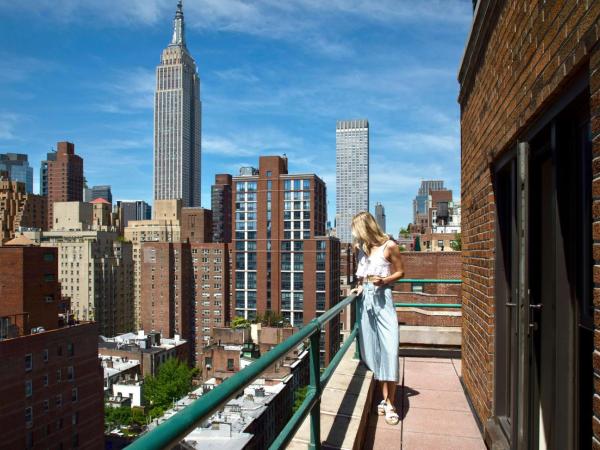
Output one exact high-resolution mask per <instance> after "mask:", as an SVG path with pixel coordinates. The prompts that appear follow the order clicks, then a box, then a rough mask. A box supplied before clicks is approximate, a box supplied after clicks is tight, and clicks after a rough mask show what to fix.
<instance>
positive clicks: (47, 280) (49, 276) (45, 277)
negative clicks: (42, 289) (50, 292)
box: [44, 273, 54, 282]
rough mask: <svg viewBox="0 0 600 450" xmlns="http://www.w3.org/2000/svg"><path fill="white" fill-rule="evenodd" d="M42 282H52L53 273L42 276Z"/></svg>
mask: <svg viewBox="0 0 600 450" xmlns="http://www.w3.org/2000/svg"><path fill="white" fill-rule="evenodd" d="M44 281H46V282H52V281H54V274H53V273H47V274H45V275H44Z"/></svg>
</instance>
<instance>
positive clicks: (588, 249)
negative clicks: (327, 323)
mask: <svg viewBox="0 0 600 450" xmlns="http://www.w3.org/2000/svg"><path fill="white" fill-rule="evenodd" d="M599 17H600V3H599V2H573V1H566V0H559V1H554V2H545V1H542V0H539V1H532V2H529V3H527V4H526V5H525V4H524V3H521V2H504V1H496V0H492V1H486V2H483V1H479V2H477V4H476V9H475V12H474V17H473V25H472V30H473V31H472V32H471V34H470V37H469V40H468V42H467V45H466V49H465V52H464V57H463V59H462V64H461V67H460V71H459V82H460V93H459V98H458V99H459V103H460V107H461V114H460V117H461V146H462V149H461V159H462V165H461V172H462V173H461V180H462V193H461V202H462V213H463V214H462V242H463V251H462V254H463V286H462V297H463V298H462V304H463V307H462V312H463V345H462V380H463V383H464V385H465V387H466V391H467V393H468V395H469V397H470V399H471V401H472V404H473V407H474V410H475V412H476V413H477V417H478V418H479V420H480V422H481V424H482V425H483V429H484V434H485V438H486V441H487V443H488V446H489V447H490V448H534V449H538V448H540V449H541V448H557V449H558V448H565V449H566V448H598V447H599V446H600V444H599V442H600V409H599V406H598V398H599V397H598V396H599V395H600V385H599V384H598V376H599V375H600V357H599V355H600V341H599V340H598V338H597V337H598V327H599V326H600V310H599V309H598V308H599V303H598V301H597V299H598V294H599V290H598V287H597V282H598V273H599V271H598V270H599V268H600V254H599V253H598V248H597V244H596V242H597V241H598V239H600V222H599V221H598V220H599V218H600V216H599V212H598V211H599V209H598V200H597V199H598V194H599V192H600V191H599V187H600V184H599V183H598V177H599V176H600V165H599V164H598V158H597V156H598V155H599V154H600V139H598V136H600V122H599V121H598V119H597V118H598V116H599V115H600V39H599V37H598V26H599V22H598V18H599Z"/></svg>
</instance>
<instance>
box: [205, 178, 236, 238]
mask: <svg viewBox="0 0 600 450" xmlns="http://www.w3.org/2000/svg"><path fill="white" fill-rule="evenodd" d="M231 183H232V181H231V175H229V174H217V175H215V184H213V185H212V187H211V193H210V207H211V209H212V218H213V220H212V224H213V236H212V242H225V243H230V242H231V211H232V204H231V199H232V197H231Z"/></svg>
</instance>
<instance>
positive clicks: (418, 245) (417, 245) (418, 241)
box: [415, 236, 421, 252]
mask: <svg viewBox="0 0 600 450" xmlns="http://www.w3.org/2000/svg"><path fill="white" fill-rule="evenodd" d="M420 251H421V237H420V236H417V237H416V238H415V252H420Z"/></svg>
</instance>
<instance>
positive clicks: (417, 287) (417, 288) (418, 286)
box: [410, 283, 423, 292]
mask: <svg viewBox="0 0 600 450" xmlns="http://www.w3.org/2000/svg"><path fill="white" fill-rule="evenodd" d="M410 290H411V291H412V292H423V283H412V284H411V285H410Z"/></svg>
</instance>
